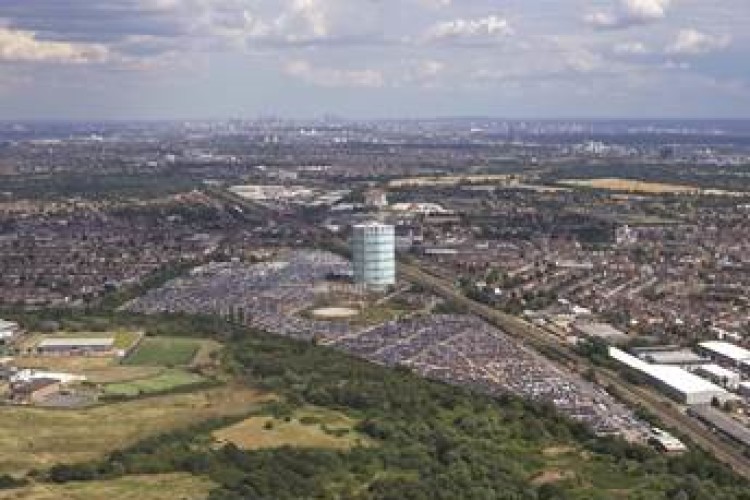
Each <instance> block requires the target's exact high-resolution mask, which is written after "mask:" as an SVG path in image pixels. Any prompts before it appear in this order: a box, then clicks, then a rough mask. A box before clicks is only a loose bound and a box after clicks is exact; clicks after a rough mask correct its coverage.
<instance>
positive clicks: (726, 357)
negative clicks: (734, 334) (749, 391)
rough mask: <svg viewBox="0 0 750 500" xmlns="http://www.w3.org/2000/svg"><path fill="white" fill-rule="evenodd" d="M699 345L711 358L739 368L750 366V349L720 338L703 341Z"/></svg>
mask: <svg viewBox="0 0 750 500" xmlns="http://www.w3.org/2000/svg"><path fill="white" fill-rule="evenodd" d="M698 346H699V348H700V350H701V351H702V352H704V353H706V354H707V355H708V356H710V357H711V359H714V360H716V361H719V362H722V363H726V364H729V365H731V366H735V367H738V368H739V367H743V368H744V367H747V368H750V351H748V350H747V349H744V348H742V347H739V346H736V345H734V344H730V343H729V342H722V341H719V340H711V341H708V342H701V343H700V344H698Z"/></svg>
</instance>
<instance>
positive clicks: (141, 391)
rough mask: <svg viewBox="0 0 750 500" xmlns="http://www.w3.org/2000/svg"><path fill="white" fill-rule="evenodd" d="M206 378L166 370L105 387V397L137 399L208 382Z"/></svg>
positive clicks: (180, 371)
mask: <svg viewBox="0 0 750 500" xmlns="http://www.w3.org/2000/svg"><path fill="white" fill-rule="evenodd" d="M206 380H207V379H206V378H205V377H203V376H201V375H198V374H197V373H190V372H188V371H185V370H179V369H177V370H164V371H163V372H161V373H159V374H157V375H154V376H152V377H147V378H143V379H137V380H130V381H126V382H114V383H110V384H106V385H105V386H104V395H105V396H120V397H136V396H143V395H150V394H159V393H164V392H169V391H173V390H175V389H179V388H182V387H187V386H191V385H197V384H200V383H202V382H206Z"/></svg>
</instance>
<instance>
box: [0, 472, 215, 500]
mask: <svg viewBox="0 0 750 500" xmlns="http://www.w3.org/2000/svg"><path fill="white" fill-rule="evenodd" d="M214 486H215V485H214V483H212V482H211V481H209V480H208V479H206V478H202V477H198V476H193V475H191V474H157V475H153V476H127V477H122V478H118V479H112V480H108V481H89V482H80V483H67V484H36V485H33V486H28V487H26V488H19V489H13V490H6V491H0V500H60V499H65V500H91V499H103V498H112V499H117V500H173V499H180V500H203V499H205V498H207V497H208V492H209V491H210V490H211V489H213V487H214Z"/></svg>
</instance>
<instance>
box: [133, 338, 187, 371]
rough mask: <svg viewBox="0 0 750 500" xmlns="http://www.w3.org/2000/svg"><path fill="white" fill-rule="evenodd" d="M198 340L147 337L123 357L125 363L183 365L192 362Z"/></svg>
mask: <svg viewBox="0 0 750 500" xmlns="http://www.w3.org/2000/svg"><path fill="white" fill-rule="evenodd" d="M200 348H201V341H200V340H193V339H184V338H177V337H148V338H145V339H143V340H142V341H141V344H140V345H139V346H138V347H137V348H136V349H135V351H133V353H132V354H131V355H130V356H128V357H127V358H125V360H124V364H126V365H143V366H185V365H189V364H191V363H192V362H193V359H194V358H195V356H196V354H197V353H198V351H199V349H200Z"/></svg>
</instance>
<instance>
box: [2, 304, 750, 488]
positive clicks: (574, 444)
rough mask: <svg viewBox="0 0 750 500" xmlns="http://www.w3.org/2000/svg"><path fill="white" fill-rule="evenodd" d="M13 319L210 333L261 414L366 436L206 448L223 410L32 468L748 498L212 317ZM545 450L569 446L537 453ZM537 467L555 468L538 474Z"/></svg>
mask: <svg viewBox="0 0 750 500" xmlns="http://www.w3.org/2000/svg"><path fill="white" fill-rule="evenodd" d="M6 312H7V313H11V312H10V311H6ZM11 314H12V313H11ZM15 317H16V318H17V319H20V320H22V321H23V322H24V323H25V324H26V325H28V326H32V325H35V326H40V325H41V326H43V325H42V324H43V323H49V322H50V320H54V321H55V322H57V323H58V325H59V326H61V327H64V328H71V329H89V330H90V329H97V328H105V327H106V328H110V327H113V326H125V325H127V326H130V327H139V328H144V329H146V330H147V332H148V334H150V335H175V334H177V333H181V332H187V331H189V332H192V334H193V335H201V336H209V335H210V336H213V337H214V338H218V339H219V340H222V341H224V342H226V343H227V346H228V348H227V349H226V351H225V357H226V359H225V366H226V370H227V371H228V373H230V374H232V376H233V378H234V379H235V380H239V381H241V382H242V383H245V384H250V385H252V386H255V387H261V388H264V389H266V390H268V391H272V392H274V393H277V394H279V395H281V396H283V399H282V400H281V401H280V402H275V403H270V404H268V405H267V406H266V407H265V408H263V410H262V411H261V412H262V413H263V414H267V415H272V416H274V417H275V418H278V419H284V418H287V417H288V415H290V414H292V413H293V412H294V410H295V408H297V407H301V406H303V405H310V404H312V405H316V406H320V407H325V408H330V409H335V410H338V411H342V412H344V413H346V414H347V415H349V416H351V417H353V418H355V419H356V420H357V421H358V422H359V423H358V424H357V427H356V430H357V431H358V432H360V433H361V434H364V435H366V436H368V437H369V438H370V439H371V440H372V442H374V443H375V444H374V445H370V446H363V447H357V448H354V449H352V450H350V451H332V450H322V449H321V450H316V449H295V448H290V447H285V448H279V449H272V450H263V451H242V450H240V449H238V448H237V447H235V446H234V445H231V444H230V445H226V446H223V447H221V448H217V447H216V446H215V445H214V444H213V443H212V441H211V438H210V437H209V435H210V432H211V431H212V430H214V429H217V428H220V427H223V426H225V425H227V424H228V423H231V421H230V420H227V419H222V420H215V421H209V422H204V423H200V424H199V425H197V426H195V427H193V428H191V429H185V430H182V431H179V432H173V433H170V434H167V435H162V436H156V437H153V438H151V439H147V440H146V441H143V442H141V443H138V444H136V445H134V446H132V447H131V448H128V449H125V450H120V451H117V452H114V453H112V454H111V455H109V456H108V457H107V458H106V459H105V460H102V461H100V462H97V463H87V464H79V465H72V466H70V465H59V466H56V467H53V468H52V469H50V470H49V471H43V472H39V473H37V475H36V478H35V479H36V480H42V481H52V482H67V481H74V480H96V479H102V478H111V477H118V476H122V475H128V474H143V473H147V474H148V473H161V472H171V471H187V472H190V473H193V474H198V475H205V476H208V477H210V478H211V479H212V480H213V481H214V482H216V483H217V488H216V489H215V490H214V491H213V492H212V495H211V498H212V499H214V500H218V499H221V500H228V499H269V500H270V499H274V500H283V499H300V498H321V499H324V498H343V499H350V498H351V499H394V500H396V499H398V500H408V499H415V500H416V499H430V500H434V499H446V500H448V499H451V500H453V499H458V498H461V499H527V498H528V499H553V498H554V499H566V498H571V499H576V498H581V499H582V498H586V499H591V498H600V499H611V498H628V499H663V498H667V499H671V498H674V499H706V500H708V499H717V500H720V499H750V484H748V483H747V482H745V481H744V480H742V479H741V478H739V477H738V476H736V475H735V474H733V473H732V472H731V471H730V470H729V469H727V468H726V467H724V466H722V465H721V464H719V463H717V462H716V461H715V460H713V459H712V458H711V457H709V456H708V455H706V454H704V453H702V452H699V451H692V452H690V453H687V454H685V455H682V456H679V457H666V456H664V455H661V454H658V453H657V452H655V451H653V450H651V449H649V448H645V447H640V446H631V445H628V444H627V443H625V442H623V441H621V440H618V439H602V438H596V437H594V436H592V435H591V434H590V433H589V431H588V430H587V429H586V428H585V427H583V426H581V425H579V424H577V423H575V422H572V421H570V420H568V419H566V418H565V417H563V416H561V415H559V414H558V413H557V412H556V411H555V410H554V409H553V408H552V407H550V406H542V405H536V404H531V403H528V402H525V401H522V400H520V399H517V398H514V397H505V398H501V399H491V398H488V397H485V396H482V395H477V394H474V393H471V392H469V391H467V390H463V389H460V388H455V387H450V386H447V385H444V384H441V383H436V382H431V381H427V380H423V379H421V378H419V377H416V376H414V375H412V374H410V373H408V372H407V371H406V370H402V369H397V370H393V369H387V368H382V367H379V366H375V365H372V364H370V363H366V362H364V361H361V360H358V359H354V358H351V357H348V356H346V355H344V354H341V353H339V352H336V351H333V350H331V349H328V348H325V347H319V346H316V345H313V344H309V343H300V342H296V341H292V340H288V339H285V338H280V337H275V336H270V335H267V334H264V333H260V332H255V331H251V330H248V329H246V328H244V327H241V326H238V325H232V324H229V323H225V322H223V321H221V320H219V319H216V318H211V317H188V316H169V317H166V316H165V317H143V316H131V315H125V314H120V313H106V314H104V313H98V314H86V315H80V314H72V313H69V312H64V311H58V312H55V311H44V312H40V313H27V314H19V315H16V316H15ZM555 449H570V450H573V453H572V454H571V453H568V454H566V455H564V456H554V455H549V454H548V453H547V451H546V450H555ZM549 471H555V472H556V473H559V476H560V477H559V479H558V480H555V481H541V480H540V479H539V478H540V477H544V474H545V472H547V473H549ZM8 486H12V484H9V485H8Z"/></svg>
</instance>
